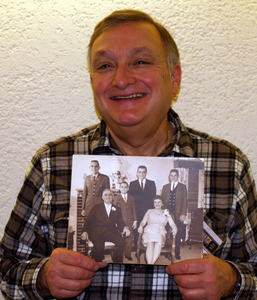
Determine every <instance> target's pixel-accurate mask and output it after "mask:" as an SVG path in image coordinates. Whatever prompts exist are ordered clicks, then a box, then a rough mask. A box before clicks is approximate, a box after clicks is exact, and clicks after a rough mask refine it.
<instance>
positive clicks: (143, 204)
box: [129, 179, 156, 222]
mask: <svg viewBox="0 0 257 300" xmlns="http://www.w3.org/2000/svg"><path fill="white" fill-rule="evenodd" d="M129 194H130V195H132V196H133V197H134V200H135V205H136V211H137V218H138V221H139V222H141V221H142V219H143V217H144V214H145V213H146V211H147V210H148V209H150V208H154V206H153V198H154V196H156V185H155V182H154V181H153V180H149V179H146V182H145V188H144V189H142V188H141V186H140V184H139V181H138V180H134V181H131V182H130V185H129Z"/></svg>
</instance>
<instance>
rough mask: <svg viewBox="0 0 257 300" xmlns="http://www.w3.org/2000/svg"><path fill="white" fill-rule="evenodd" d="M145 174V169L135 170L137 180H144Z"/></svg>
mask: <svg viewBox="0 0 257 300" xmlns="http://www.w3.org/2000/svg"><path fill="white" fill-rule="evenodd" d="M146 174H147V172H146V169H145V168H138V170H137V177H138V178H139V179H144V178H146Z"/></svg>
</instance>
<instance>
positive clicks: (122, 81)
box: [112, 66, 136, 89]
mask: <svg viewBox="0 0 257 300" xmlns="http://www.w3.org/2000/svg"><path fill="white" fill-rule="evenodd" d="M135 82H136V78H135V77H134V75H133V73H132V71H131V70H130V69H129V68H128V67H127V66H118V67H117V70H116V73H115V75H114V78H113V81H112V85H113V86H116V87H118V88H119V89H125V88H126V87H127V86H128V85H129V84H133V83H135Z"/></svg>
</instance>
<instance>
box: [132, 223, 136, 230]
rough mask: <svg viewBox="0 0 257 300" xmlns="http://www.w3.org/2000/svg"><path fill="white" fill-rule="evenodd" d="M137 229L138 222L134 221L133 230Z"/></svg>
mask: <svg viewBox="0 0 257 300" xmlns="http://www.w3.org/2000/svg"><path fill="white" fill-rule="evenodd" d="M136 228H137V221H134V222H133V224H132V229H136Z"/></svg>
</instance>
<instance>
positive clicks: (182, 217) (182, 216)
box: [179, 215, 187, 222]
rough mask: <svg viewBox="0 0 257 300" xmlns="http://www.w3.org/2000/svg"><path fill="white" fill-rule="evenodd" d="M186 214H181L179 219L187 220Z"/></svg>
mask: <svg viewBox="0 0 257 300" xmlns="http://www.w3.org/2000/svg"><path fill="white" fill-rule="evenodd" d="M186 218H187V217H186V216H185V215H181V216H180V217H179V220H180V222H185V220H186Z"/></svg>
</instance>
